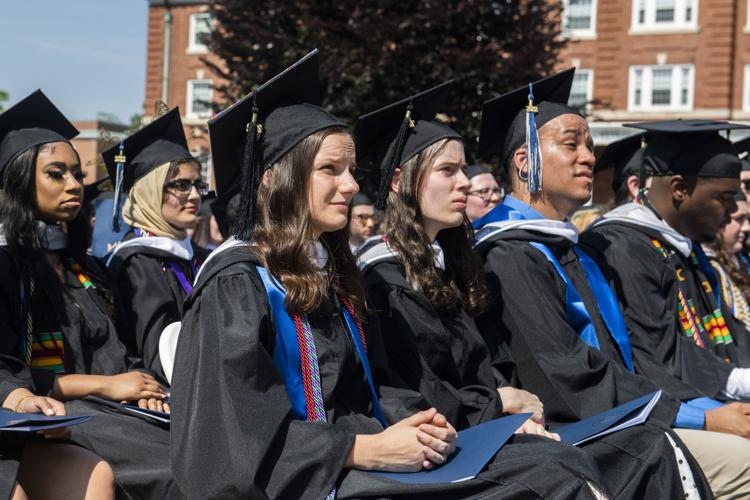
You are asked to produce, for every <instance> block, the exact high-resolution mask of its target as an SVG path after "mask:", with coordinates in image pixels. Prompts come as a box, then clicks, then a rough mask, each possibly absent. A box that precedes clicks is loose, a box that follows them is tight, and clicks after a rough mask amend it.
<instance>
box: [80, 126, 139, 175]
mask: <svg viewBox="0 0 750 500" xmlns="http://www.w3.org/2000/svg"><path fill="white" fill-rule="evenodd" d="M73 125H74V126H75V127H76V128H77V129H78V131H79V132H80V133H79V134H78V136H77V137H76V138H75V139H73V140H72V141H71V142H72V143H73V147H74V148H75V149H76V151H78V155H79V156H80V157H81V166H82V169H83V172H84V173H85V174H86V179H85V182H86V184H91V183H93V182H96V181H98V180H99V179H102V178H104V177H106V176H107V172H106V169H105V168H104V166H103V164H102V165H99V163H100V162H99V158H97V155H99V154H100V153H101V152H102V151H104V150H105V149H107V148H109V147H110V146H111V145H112V144H113V143H114V141H117V140H119V139H122V138H124V137H125V131H126V130H127V128H128V126H127V125H125V124H123V123H119V122H117V121H114V120H112V119H110V118H109V117H107V116H100V117H98V118H97V119H96V120H77V121H74V122H73ZM97 166H98V168H97Z"/></svg>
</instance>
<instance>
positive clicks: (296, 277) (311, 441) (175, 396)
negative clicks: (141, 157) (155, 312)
mask: <svg viewBox="0 0 750 500" xmlns="http://www.w3.org/2000/svg"><path fill="white" fill-rule="evenodd" d="M319 99H320V98H319V85H318V60H317V51H314V52H312V53H310V54H308V55H307V56H306V57H305V58H303V59H302V60H301V61H299V62H297V63H296V64H295V65H293V66H292V67H290V68H289V69H287V70H286V71H284V72H283V73H281V74H280V75H278V76H277V77H275V78H274V79H272V80H270V81H269V82H267V83H265V84H264V85H262V86H260V87H259V88H258V89H257V90H256V91H254V92H253V93H252V94H250V95H248V96H247V97H245V98H244V99H243V100H241V101H239V102H238V103H236V104H235V105H233V106H232V107H230V108H228V109H227V110H225V111H224V112H222V113H221V114H219V116H217V117H216V118H215V119H213V120H212V121H211V122H210V123H209V132H210V134H211V144H212V150H213V156H214V166H215V168H216V177H217V191H218V195H219V196H221V194H222V192H223V191H229V190H230V188H231V186H232V185H233V184H237V183H240V182H241V193H242V194H241V201H240V212H239V215H238V219H237V221H236V224H235V234H236V237H235V238H233V239H230V240H229V241H227V242H225V243H224V244H222V246H220V247H219V248H218V249H217V250H215V251H214V253H212V254H211V256H210V257H209V259H208V260H207V261H206V263H205V264H204V266H203V267H202V268H201V270H200V272H199V275H198V277H197V280H196V284H195V288H194V290H193V294H192V295H191V296H190V298H189V299H188V303H187V305H186V313H185V318H184V319H183V323H182V330H181V332H180V338H179V343H178V347H177V356H176V363H175V371H174V375H173V379H172V401H173V412H172V415H173V424H172V433H173V451H172V467H173V471H174V473H175V476H176V477H177V478H178V481H179V482H180V483H181V485H182V486H184V488H183V493H184V494H185V495H186V496H188V497H189V498H214V497H218V496H226V495H230V496H234V497H265V496H267V497H270V498H326V497H333V496H336V497H338V498H355V497H356V498H362V497H366V496H377V497H393V496H405V495H408V496H410V497H412V496H413V497H420V496H422V497H429V498H456V497H461V496H467V495H470V494H479V493H482V492H490V491H493V490H495V491H515V492H517V493H518V492H520V491H521V490H523V487H522V486H520V485H519V484H515V483H514V484H503V485H496V484H493V483H491V482H484V481H479V480H470V481H466V482H464V483H457V484H441V485H439V486H435V485H408V484H404V483H400V482H395V481H389V480H386V479H381V478H379V477H376V476H372V475H369V474H367V473H366V472H363V471H362V470H358V469H365V470H390V471H416V470H420V469H422V468H432V467H433V466H434V465H435V464H440V463H443V462H445V460H446V459H447V458H448V457H449V456H450V455H451V454H452V453H453V451H454V449H455V438H456V432H455V430H454V429H453V427H452V426H450V425H449V424H448V423H447V421H446V420H445V417H443V416H442V415H440V414H438V413H437V412H436V411H435V410H434V409H429V410H425V411H420V412H416V413H411V412H408V411H406V410H405V409H402V412H401V414H402V415H404V416H406V418H403V419H401V420H398V418H395V417H396V415H395V413H396V412H397V404H396V402H394V403H393V404H391V405H390V406H386V405H382V406H381V403H380V398H379V391H380V390H382V389H380V388H378V387H377V386H376V385H375V384H374V382H373V371H377V370H379V369H381V367H382V362H381V361H382V359H381V358H380V355H379V349H378V345H377V344H376V343H371V342H370V336H369V334H368V333H367V332H366V331H364V330H363V326H364V325H363V320H364V293H363V288H362V282H361V278H360V275H359V273H358V271H357V268H356V264H355V262H354V258H353V257H352V255H351V253H350V251H349V246H348V238H347V228H346V225H347V215H348V210H349V203H350V201H351V199H352V198H353V196H354V195H355V194H356V193H357V191H358V186H357V183H356V182H355V180H354V178H353V176H352V170H353V169H354V167H355V154H354V144H353V141H352V139H351V137H350V135H349V134H348V132H347V131H346V127H345V125H344V124H343V123H342V122H340V121H339V120H338V119H336V118H335V117H333V116H331V115H330V114H329V113H327V112H325V111H324V110H322V109H321V108H319V107H318V104H319ZM240 165H242V173H241V174H240V173H239V172H237V169H238V168H237V167H238V166H240ZM370 360H372V365H371V362H370ZM402 392H404V391H402ZM408 395H409V396H410V397H417V396H418V395H415V394H414V393H412V392H408ZM384 413H388V414H389V416H390V415H391V413H393V420H394V421H395V423H394V425H391V426H389V424H390V423H391V421H389V420H386V418H385V415H384ZM217 463H220V464H222V467H216V464H217ZM196 471H200V474H196ZM572 487H575V485H573V486H572ZM566 488H567V486H566ZM524 491H527V490H524Z"/></svg>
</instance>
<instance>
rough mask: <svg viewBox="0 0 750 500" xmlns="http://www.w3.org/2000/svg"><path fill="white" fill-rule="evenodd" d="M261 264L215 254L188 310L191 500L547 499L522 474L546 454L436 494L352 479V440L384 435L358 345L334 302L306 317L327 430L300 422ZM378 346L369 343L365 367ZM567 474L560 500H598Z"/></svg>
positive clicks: (176, 395) (183, 413)
mask: <svg viewBox="0 0 750 500" xmlns="http://www.w3.org/2000/svg"><path fill="white" fill-rule="evenodd" d="M255 262H256V259H255V257H254V256H253V254H252V253H251V251H250V250H249V249H248V248H247V247H235V248H232V249H229V250H226V251H224V252H222V253H220V254H217V255H215V256H214V257H212V259H211V260H210V261H208V262H207V264H206V266H205V268H204V269H203V270H202V271H201V276H200V278H199V282H198V283H197V285H196V288H195V289H194V290H193V294H192V295H191V296H190V297H189V298H188V301H187V303H186V312H185V318H184V320H183V323H182V330H181V332H180V339H179V342H178V348H177V356H176V360H175V368H174V375H173V380H172V382H173V384H172V408H173V422H172V468H173V471H174V474H175V476H176V478H177V480H178V482H179V484H180V487H181V488H182V489H183V493H184V494H185V495H186V496H187V497H189V498H196V499H198V498H199V499H209V498H266V497H269V498H316V499H320V498H324V497H325V496H326V495H327V494H328V493H329V492H330V491H331V490H332V488H334V486H335V487H336V488H337V498H389V497H394V496H400V497H403V496H409V497H416V498H466V497H479V496H481V495H487V496H490V497H492V498H496V497H497V498H537V497H539V496H543V494H540V492H538V491H537V488H536V485H535V484H529V483H527V482H526V481H525V479H526V478H525V476H524V474H523V472H524V471H525V470H526V469H528V468H529V467H531V466H532V464H539V463H544V462H546V461H547V460H552V461H554V460H555V458H554V457H552V458H549V459H548V458H547V457H545V456H544V455H543V454H541V453H539V454H537V455H535V456H525V457H521V458H519V459H518V460H516V461H513V460H510V459H509V460H506V461H502V462H499V461H498V460H499V458H500V457H504V456H506V453H504V449H503V450H501V452H500V453H499V454H498V456H497V457H496V460H495V464H498V465H497V466H494V465H493V466H490V467H489V469H488V470H486V471H485V472H483V473H482V474H481V475H480V477H479V478H477V479H475V480H470V481H466V482H462V483H456V484H441V485H439V486H435V485H405V484H401V483H398V482H394V481H389V480H384V479H379V478H376V477H374V476H371V475H369V474H367V473H365V472H362V471H357V470H345V469H344V464H345V462H346V458H347V456H348V455H349V452H350V450H351V447H352V445H353V442H354V437H355V434H373V433H377V432H380V431H381V430H382V427H381V425H380V423H379V422H378V421H377V420H375V419H374V418H372V417H371V415H372V402H371V398H370V394H369V389H368V387H367V385H366V382H365V378H364V372H363V370H362V367H361V365H360V363H359V360H358V359H357V357H356V354H355V350H354V344H353V342H352V341H351V339H350V337H349V334H348V333H347V332H346V331H345V329H344V327H343V324H342V322H341V318H340V317H339V314H338V311H337V309H336V307H334V306H333V304H332V303H331V302H327V303H324V305H323V306H321V308H319V309H318V310H317V311H315V312H313V313H311V314H310V315H309V319H310V324H311V327H312V333H313V337H314V341H315V345H316V349H317V353H318V361H319V365H320V375H321V385H322V388H323V397H324V401H325V408H326V414H327V419H328V423H317V422H316V423H312V422H305V421H300V420H297V419H295V418H293V416H292V413H291V406H290V403H289V400H288V397H287V394H286V390H285V387H284V384H283V381H282V379H281V377H280V375H279V373H278V371H277V369H276V366H275V365H274V363H273V360H272V352H273V346H274V331H273V325H272V318H271V315H270V309H269V306H268V302H267V296H266V291H265V289H264V287H263V283H262V282H261V279H260V277H259V276H258V274H257V271H256V270H255ZM376 347H377V341H376V339H374V338H373V337H371V336H369V335H368V357H372V356H373V355H376V354H375V353H374V352H373V351H376V349H375V348H376ZM372 363H373V365H377V364H379V363H380V361H378V360H377V359H373V360H372ZM373 370H376V366H373ZM537 443H538V441H535V442H534V443H532V445H530V446H534V445H535V444H537ZM530 449H531V448H530ZM560 462H562V461H560ZM216 464H221V467H217V466H216ZM563 467H564V466H562V465H558V469H557V470H554V473H555V476H554V477H555V478H557V480H558V483H557V488H556V490H555V495H554V496H553V497H552V498H590V497H591V495H590V492H589V490H588V489H587V487H586V486H585V482H584V481H583V479H582V478H581V477H580V473H578V472H575V471H572V470H569V469H567V468H563ZM594 474H595V473H594Z"/></svg>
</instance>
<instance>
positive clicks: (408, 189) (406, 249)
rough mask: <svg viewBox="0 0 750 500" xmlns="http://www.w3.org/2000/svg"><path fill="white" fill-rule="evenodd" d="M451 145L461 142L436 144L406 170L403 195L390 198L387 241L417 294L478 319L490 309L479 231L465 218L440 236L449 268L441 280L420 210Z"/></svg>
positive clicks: (403, 168)
mask: <svg viewBox="0 0 750 500" xmlns="http://www.w3.org/2000/svg"><path fill="white" fill-rule="evenodd" d="M450 140H455V139H444V140H442V141H438V142H436V143H435V144H433V145H432V146H430V147H428V148H426V149H424V150H423V151H422V152H420V153H419V154H417V155H416V156H415V157H413V158H411V159H410V160H408V161H407V162H406V163H404V164H403V165H402V166H401V167H400V170H401V176H400V178H399V190H398V192H394V191H391V192H390V193H389V195H388V204H387V207H386V210H385V225H386V227H387V228H388V229H387V233H386V235H387V239H388V245H389V246H391V248H393V250H394V251H395V252H396V253H397V254H398V259H399V261H400V262H401V264H402V265H403V266H404V271H405V273H406V279H407V281H408V282H409V284H410V285H411V286H412V287H414V289H415V290H418V291H419V292H421V293H423V294H424V295H425V296H426V297H427V298H428V299H429V301H430V302H431V303H432V305H433V306H435V307H436V308H437V309H447V308H450V307H454V306H455V305H456V304H457V303H460V304H461V306H462V307H463V308H464V309H465V310H466V311H467V312H468V313H469V314H471V315H473V316H476V315H478V314H479V313H481V312H482V310H483V309H484V306H485V304H486V302H487V291H486V288H485V287H484V284H483V281H482V262H481V260H480V258H479V256H478V255H477V254H476V252H474V251H473V249H472V247H471V242H472V241H473V240H474V231H473V229H472V227H471V224H470V223H469V219H467V218H466V216H464V222H463V224H461V225H460V226H458V227H453V228H450V229H443V230H442V231H440V232H439V233H438V235H437V238H436V239H437V242H438V243H439V244H440V246H441V248H442V249H443V253H444V257H445V268H446V269H445V273H443V274H442V275H441V273H440V272H439V270H438V268H437V267H436V266H435V263H434V258H435V253H434V251H433V250H432V246H431V243H432V242H431V241H430V240H429V237H428V236H427V232H426V231H425V228H424V225H423V223H422V212H421V210H420V208H419V201H420V199H421V196H422V191H423V189H424V181H425V178H426V174H427V173H428V172H429V169H430V168H431V167H432V165H433V163H434V161H435V159H436V158H437V157H438V156H439V155H440V154H441V153H442V151H443V150H444V149H445V147H446V145H447V144H448V143H449V141H450Z"/></svg>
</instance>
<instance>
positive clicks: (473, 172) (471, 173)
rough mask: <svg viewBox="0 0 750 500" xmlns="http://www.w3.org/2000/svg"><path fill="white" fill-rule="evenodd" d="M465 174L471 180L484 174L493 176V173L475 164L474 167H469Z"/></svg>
mask: <svg viewBox="0 0 750 500" xmlns="http://www.w3.org/2000/svg"><path fill="white" fill-rule="evenodd" d="M464 174H466V177H468V178H469V179H471V178H472V177H476V176H477V175H482V174H490V175H492V171H491V170H490V169H489V168H487V167H485V166H483V165H476V164H474V165H469V166H468V167H466V170H465V171H464Z"/></svg>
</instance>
